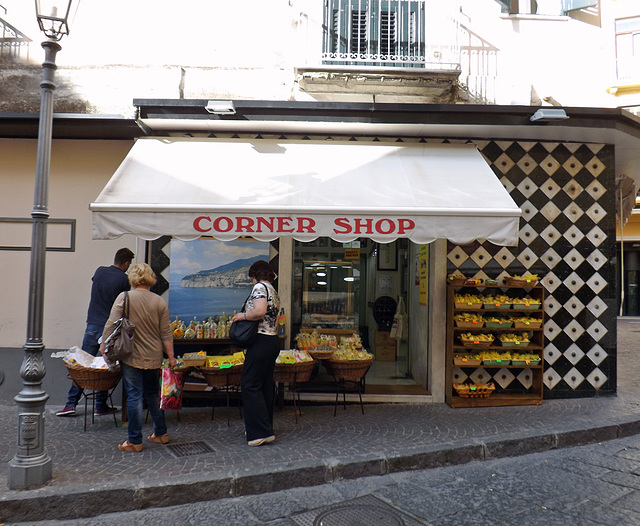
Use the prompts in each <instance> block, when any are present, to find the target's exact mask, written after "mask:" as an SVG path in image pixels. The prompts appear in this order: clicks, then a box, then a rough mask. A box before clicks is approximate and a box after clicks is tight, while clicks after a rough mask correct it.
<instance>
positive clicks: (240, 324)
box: [229, 283, 269, 347]
mask: <svg viewBox="0 0 640 526" xmlns="http://www.w3.org/2000/svg"><path fill="white" fill-rule="evenodd" d="M263 285H264V283H263ZM264 288H265V289H266V290H267V303H268V302H269V288H268V287H267V286H266V285H264ZM250 297H251V294H249V296H247V299H246V300H244V304H243V305H242V310H241V311H240V312H245V309H246V307H247V301H249V298H250ZM259 325H260V320H239V321H234V322H233V323H232V324H231V327H229V338H230V339H231V341H232V342H233V343H234V344H235V345H237V346H238V347H247V346H248V345H251V344H252V343H253V342H254V341H256V337H257V336H258V326H259Z"/></svg>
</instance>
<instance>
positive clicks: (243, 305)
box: [240, 282, 269, 312]
mask: <svg viewBox="0 0 640 526" xmlns="http://www.w3.org/2000/svg"><path fill="white" fill-rule="evenodd" d="M258 285H262V286H263V287H264V289H265V290H266V291H267V309H268V308H269V287H267V286H266V285H265V284H264V283H262V282H260V283H258ZM251 294H253V287H252V288H251V292H249V295H248V296H247V299H246V300H244V303H243V304H242V310H241V311H240V312H246V311H245V310H244V309H245V308H246V307H247V301H249V298H250V297H251Z"/></svg>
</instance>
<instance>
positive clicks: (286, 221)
mask: <svg viewBox="0 0 640 526" xmlns="http://www.w3.org/2000/svg"><path fill="white" fill-rule="evenodd" d="M277 219H278V230H277V232H293V228H292V227H291V221H293V219H292V218H290V217H278V218H277ZM285 227H287V228H285Z"/></svg>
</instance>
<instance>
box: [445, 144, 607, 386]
mask: <svg viewBox="0 0 640 526" xmlns="http://www.w3.org/2000/svg"><path fill="white" fill-rule="evenodd" d="M474 143H475V144H476V146H477V147H478V149H479V150H480V151H481V152H482V154H483V155H484V157H485V159H486V160H487V162H488V163H489V164H490V165H491V167H492V169H493V170H494V172H495V173H496V175H497V176H498V177H499V178H500V180H501V181H502V183H503V184H504V186H505V187H506V188H507V190H508V191H509V193H510V194H511V196H512V197H513V199H514V201H515V202H516V203H517V204H518V206H520V207H521V208H522V218H521V220H520V240H519V244H518V247H498V246H495V245H492V244H491V243H487V242H484V243H481V242H477V243H473V244H471V245H465V246H456V245H453V244H451V243H449V246H448V266H449V268H448V271H449V272H454V271H455V270H459V271H461V272H462V274H464V275H465V276H467V277H481V278H484V277H491V278H495V277H500V276H504V275H507V274H509V275H514V274H522V273H523V272H525V271H529V272H531V273H534V274H538V275H540V276H541V277H542V284H543V285H544V287H545V289H546V293H545V294H546V300H545V305H544V308H545V331H544V332H545V342H546V344H545V351H544V358H545V373H544V385H545V397H546V398H560V397H562V398H567V397H578V396H595V395H597V394H605V393H614V392H615V391H616V305H617V301H616V281H615V280H616V273H615V268H616V266H615V261H614V258H615V249H616V245H615V195H614V189H615V184H614V180H615V177H614V150H613V146H610V145H602V144H577V143H541V142H517V141H504V142H499V141H474ZM467 372H468V371H467ZM463 374H466V373H463ZM471 374H473V373H471ZM495 380H496V382H497V383H500V382H498V379H497V378H496V379H495ZM508 380H509V379H504V378H502V379H501V382H502V383H506V384H507V388H508V389H511V388H513V389H517V388H518V387H519V388H522V385H521V382H520V381H519V380H518V379H517V378H513V379H511V380H510V381H508ZM485 381H486V376H485ZM522 383H525V382H524V381H523V382H522ZM503 387H505V386H504V385H503Z"/></svg>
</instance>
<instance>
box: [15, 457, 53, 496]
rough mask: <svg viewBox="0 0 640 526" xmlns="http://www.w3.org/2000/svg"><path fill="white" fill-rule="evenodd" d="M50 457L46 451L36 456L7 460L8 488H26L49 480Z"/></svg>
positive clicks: (40, 484) (50, 473)
mask: <svg viewBox="0 0 640 526" xmlns="http://www.w3.org/2000/svg"><path fill="white" fill-rule="evenodd" d="M51 464H52V463H51V458H49V455H47V453H46V452H45V453H43V454H42V455H39V456H37V457H33V458H32V457H29V458H28V459H21V458H18V457H14V458H13V459H11V460H10V461H9V489H27V488H30V487H35V486H42V485H44V484H46V483H47V482H48V481H49V480H51V475H52V472H51V469H52V468H51Z"/></svg>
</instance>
